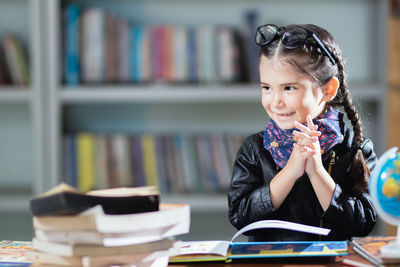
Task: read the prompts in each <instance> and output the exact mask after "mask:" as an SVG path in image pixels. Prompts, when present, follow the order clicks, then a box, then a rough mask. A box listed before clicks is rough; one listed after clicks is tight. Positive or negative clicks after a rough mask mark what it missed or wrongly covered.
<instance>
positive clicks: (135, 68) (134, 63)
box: [130, 25, 145, 82]
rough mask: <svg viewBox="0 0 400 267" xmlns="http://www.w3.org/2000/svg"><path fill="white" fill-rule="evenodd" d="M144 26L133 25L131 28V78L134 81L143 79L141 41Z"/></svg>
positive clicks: (142, 39)
mask: <svg viewBox="0 0 400 267" xmlns="http://www.w3.org/2000/svg"><path fill="white" fill-rule="evenodd" d="M144 32H145V29H144V26H142V25H134V26H133V27H132V29H131V34H130V36H131V68H130V69H131V78H132V80H133V81H134V82H141V81H143V68H142V66H143V60H144V58H143V53H144V50H143V45H142V44H143V41H144Z"/></svg>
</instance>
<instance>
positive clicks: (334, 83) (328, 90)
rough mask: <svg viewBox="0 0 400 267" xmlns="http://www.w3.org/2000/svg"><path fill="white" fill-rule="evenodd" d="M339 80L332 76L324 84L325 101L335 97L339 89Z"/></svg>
mask: <svg viewBox="0 0 400 267" xmlns="http://www.w3.org/2000/svg"><path fill="white" fill-rule="evenodd" d="M339 85H340V83H339V80H338V78H336V77H332V78H331V79H330V80H329V81H328V82H327V83H326V84H325V86H324V98H323V100H324V101H326V102H329V101H331V100H332V99H334V98H335V96H336V93H337V91H338V89H339Z"/></svg>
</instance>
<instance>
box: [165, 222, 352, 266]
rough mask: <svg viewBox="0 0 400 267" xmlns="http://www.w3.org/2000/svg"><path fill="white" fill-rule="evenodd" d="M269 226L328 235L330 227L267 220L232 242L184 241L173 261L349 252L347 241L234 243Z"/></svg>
mask: <svg viewBox="0 0 400 267" xmlns="http://www.w3.org/2000/svg"><path fill="white" fill-rule="evenodd" d="M265 228H279V229H288V230H293V231H299V232H306V233H312V234H317V235H328V234H329V232H330V229H326V228H320V227H315V226H309V225H304V224H299V223H292V222H287V221H280V220H263V221H258V222H254V223H252V224H249V225H247V226H246V227H243V228H242V229H241V230H239V231H238V232H237V233H236V234H235V235H234V236H233V237H232V239H231V241H189V242H182V243H181V246H180V250H179V252H178V254H176V255H173V256H172V257H170V260H169V261H170V262H198V261H231V260H234V259H244V258H266V257H305V256H338V255H346V254H347V243H346V241H291V242H234V240H235V239H236V238H237V237H238V236H240V235H241V234H243V233H245V232H248V231H251V230H256V229H265Z"/></svg>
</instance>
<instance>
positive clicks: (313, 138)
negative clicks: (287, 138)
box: [293, 131, 321, 142]
mask: <svg viewBox="0 0 400 267" xmlns="http://www.w3.org/2000/svg"><path fill="white" fill-rule="evenodd" d="M320 134H321V133H320V132H319V134H315V135H314V136H309V135H308V134H305V133H303V132H298V131H293V135H294V136H296V137H297V138H298V141H301V140H302V139H305V140H307V139H309V140H311V141H312V142H317V141H318V136H319V135H320Z"/></svg>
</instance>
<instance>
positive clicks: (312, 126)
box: [306, 114, 316, 130]
mask: <svg viewBox="0 0 400 267" xmlns="http://www.w3.org/2000/svg"><path fill="white" fill-rule="evenodd" d="M306 121H307V126H308V128H310V129H311V130H316V129H315V126H316V125H314V123H313V121H312V119H311V115H310V114H308V115H307V117H306Z"/></svg>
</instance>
